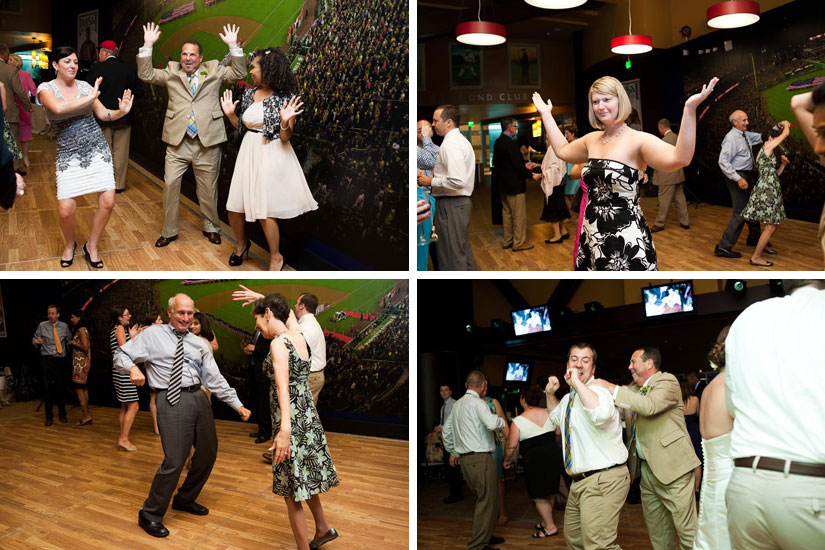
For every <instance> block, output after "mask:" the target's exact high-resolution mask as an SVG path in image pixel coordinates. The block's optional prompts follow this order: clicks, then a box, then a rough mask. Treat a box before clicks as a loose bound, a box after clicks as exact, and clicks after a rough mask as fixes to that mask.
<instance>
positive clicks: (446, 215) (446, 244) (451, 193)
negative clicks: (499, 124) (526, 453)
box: [418, 105, 476, 271]
mask: <svg viewBox="0 0 825 550" xmlns="http://www.w3.org/2000/svg"><path fill="white" fill-rule="evenodd" d="M460 122H461V118H460V115H459V113H458V108H457V107H456V106H455V105H441V106H440V107H438V109H436V110H435V113H434V114H433V128H435V131H436V133H438V135H439V136H443V137H444V141H443V142H442V143H441V148H440V149H439V150H438V156H437V157H436V161H435V166H434V167H433V175H432V176H427V175H426V174H419V175H418V185H420V186H425V187H426V186H428V187H430V189H431V193H432V196H433V197H435V199H436V208H435V226H436V227H437V228H438V247H437V248H436V255H437V258H438V268H439V270H441V271H471V270H474V269H476V262H475V258H473V249H472V248H471V247H470V216H471V214H472V210H473V202H472V200H471V199H470V196H471V195H472V194H473V187H474V186H475V168H476V165H475V163H476V156H475V152H474V151H473V146H472V145H471V144H470V142H469V141H467V138H465V137H464V135H463V134H462V133H461V130H459V125H460Z"/></svg>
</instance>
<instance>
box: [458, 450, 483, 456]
mask: <svg viewBox="0 0 825 550" xmlns="http://www.w3.org/2000/svg"><path fill="white" fill-rule="evenodd" d="M488 454H490V453H486V452H482V451H473V452H471V453H461V454H460V455H459V456H470V455H488Z"/></svg>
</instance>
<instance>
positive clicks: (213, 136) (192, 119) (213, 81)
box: [137, 23, 246, 247]
mask: <svg viewBox="0 0 825 550" xmlns="http://www.w3.org/2000/svg"><path fill="white" fill-rule="evenodd" d="M238 31H239V29H238V27H236V26H235V25H225V26H224V27H223V34H219V35H218V36H220V38H221V40H222V41H223V42H224V43H225V44H226V45H227V46H229V54H230V60H231V61H230V64H229V66H228V67H224V66H222V65H221V62H220V61H217V60H211V61H207V62H206V63H203V46H202V45H201V44H200V43H199V42H196V41H194V40H187V41H186V42H184V43H183V46H182V48H181V52H180V63H178V62H177V61H170V62H169V64H168V65H167V66H166V68H165V69H155V68H153V67H152V47H153V46H154V44H155V42H157V40H158V38H160V34H161V32H160V27H159V26H158V25H156V24H155V23H147V24H146V25H144V26H143V47H142V48H140V50H139V51H138V55H137V68H138V78H140V79H141V80H142V81H144V82H148V83H149V84H155V85H157V86H165V87H166V89H167V91H168V94H169V104H168V107H167V111H166V117H165V119H164V122H163V136H162V139H163V141H164V143H166V165H165V166H164V171H163V182H164V188H163V229H161V233H160V238H158V240H157V241H156V242H155V246H157V247H163V246H168V245H169V243H171V242H172V241H174V240H175V239H177V238H178V217H179V212H178V210H179V205H180V183H181V179H182V178H183V174H184V172H186V170H187V169H188V168H189V165H190V164H191V165H192V170H193V171H194V173H195V182H196V184H197V185H196V191H197V194H198V204H199V205H200V210H201V214H202V215H203V236H204V237H206V239H207V240H208V241H209V242H210V243H212V244H221V225H220V220H219V219H218V210H217V204H218V175H219V174H220V172H221V143H223V142H225V141H226V127H225V126H224V123H223V119H222V117H220V111H221V107H220V102H219V99H220V90H221V86H222V85H223V84H229V83H232V82H237V81H238V80H241V79H242V78H243V77H244V76H246V57H245V56H244V53H243V48H241V47H239V46H238ZM216 114H217V117H216V116H215V115H216Z"/></svg>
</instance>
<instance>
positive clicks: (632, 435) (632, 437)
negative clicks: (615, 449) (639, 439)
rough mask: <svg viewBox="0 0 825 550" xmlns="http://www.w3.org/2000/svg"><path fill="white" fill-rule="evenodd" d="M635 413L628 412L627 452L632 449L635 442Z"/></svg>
mask: <svg viewBox="0 0 825 550" xmlns="http://www.w3.org/2000/svg"><path fill="white" fill-rule="evenodd" d="M637 416H638V415H637V414H636V411H630V437H629V438H628V441H627V450H628V451H630V449H632V448H633V443H634V442H635V441H636V417H637Z"/></svg>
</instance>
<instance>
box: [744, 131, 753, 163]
mask: <svg viewBox="0 0 825 550" xmlns="http://www.w3.org/2000/svg"><path fill="white" fill-rule="evenodd" d="M742 137H743V138H745V145H746V146H747V148H748V158H750V159H751V167H750V170H753V168H754V164H753V149H752V148H751V142H750V140H749V139H748V136H747V135H746V134H745V132H742Z"/></svg>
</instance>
